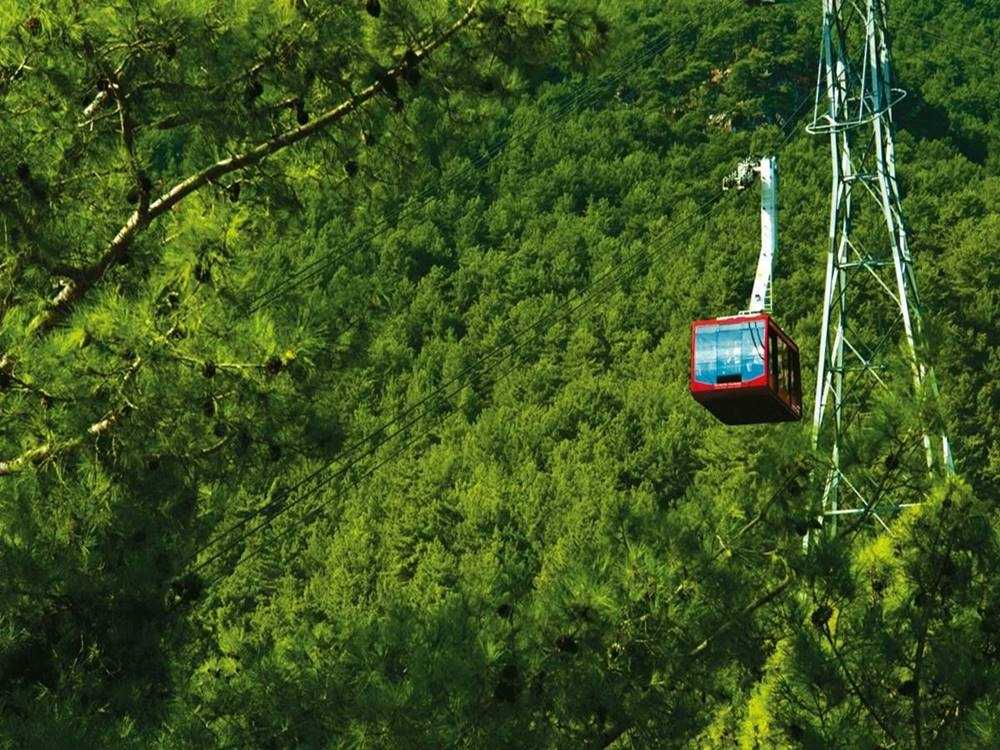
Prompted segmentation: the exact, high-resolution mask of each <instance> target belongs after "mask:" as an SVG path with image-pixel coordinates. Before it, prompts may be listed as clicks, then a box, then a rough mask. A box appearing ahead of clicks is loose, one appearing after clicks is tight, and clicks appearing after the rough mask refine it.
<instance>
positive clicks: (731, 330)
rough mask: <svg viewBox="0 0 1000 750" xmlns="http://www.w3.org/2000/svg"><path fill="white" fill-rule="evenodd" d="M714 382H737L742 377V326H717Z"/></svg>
mask: <svg viewBox="0 0 1000 750" xmlns="http://www.w3.org/2000/svg"><path fill="white" fill-rule="evenodd" d="M716 346H717V347H718V359H716V361H715V367H716V371H715V382H717V383H739V382H740V381H741V380H742V379H743V326H719V333H718V338H716Z"/></svg>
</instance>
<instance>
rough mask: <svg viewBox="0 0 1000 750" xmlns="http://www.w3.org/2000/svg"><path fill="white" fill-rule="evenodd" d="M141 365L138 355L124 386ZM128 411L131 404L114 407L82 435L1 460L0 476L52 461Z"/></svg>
mask: <svg viewBox="0 0 1000 750" xmlns="http://www.w3.org/2000/svg"><path fill="white" fill-rule="evenodd" d="M141 366H142V357H136V358H135V359H134V360H133V361H132V363H131V364H130V365H129V368H128V370H126V372H125V375H124V377H123V378H122V387H124V386H125V385H126V384H127V383H128V382H129V381H130V380H132V379H133V378H134V377H135V374H136V373H137V372H138V371H139V368H140V367H141ZM128 411H129V406H128V405H127V404H126V405H123V406H120V407H118V408H116V409H112V410H111V411H109V412H108V413H107V414H105V415H104V416H103V417H102V418H101V419H99V420H97V421H96V422H94V423H93V424H91V425H90V426H89V427H88V428H87V431H86V433H85V434H84V435H83V436H81V437H76V438H72V439H71V440H65V441H63V442H60V443H43V444H42V445H40V446H38V447H36V448H32V449H31V450H28V451H25V452H24V453H22V454H21V455H20V456H17V457H15V458H12V459H10V460H9V461H0V477H6V476H11V475H12V474H18V473H20V472H21V471H23V470H24V469H26V468H28V467H29V466H38V465H40V464H43V463H45V462H46V461H50V460H52V459H54V458H57V457H59V456H61V455H63V454H66V453H69V452H71V451H73V450H75V449H76V448H77V447H79V446H80V445H82V444H83V442H84V440H86V439H87V438H89V437H100V436H101V435H103V434H105V433H106V432H109V431H110V430H111V429H112V428H113V427H114V426H115V425H116V424H117V423H118V422H119V421H120V420H121V419H122V417H124V416H125V414H126V413H127V412H128Z"/></svg>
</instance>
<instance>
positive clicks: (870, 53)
mask: <svg viewBox="0 0 1000 750" xmlns="http://www.w3.org/2000/svg"><path fill="white" fill-rule="evenodd" d="M886 10H887V0H823V41H822V50H821V57H820V64H819V75H818V80H817V91H816V104H815V110H814V115H813V122H812V124H811V125H810V126H809V131H810V132H812V133H816V134H823V135H828V136H829V139H830V152H831V156H832V164H833V180H832V198H831V201H830V234H829V247H828V253H827V263H826V292H825V295H824V300H823V322H822V331H821V334H820V346H819V364H818V370H817V376H816V401H815V411H814V416H813V429H814V442H815V445H816V447H817V449H818V450H819V451H820V452H821V453H822V454H824V455H828V456H829V462H830V463H829V471H828V474H827V477H826V483H825V487H824V493H823V516H824V518H825V519H826V520H827V521H828V522H830V523H829V524H828V526H829V527H832V529H833V530H834V531H835V530H836V521H837V518H839V517H842V516H845V515H851V514H864V515H865V517H866V518H871V519H873V520H876V521H877V522H879V523H881V524H882V525H884V524H885V521H884V520H883V517H887V516H888V515H889V514H891V513H893V512H895V511H896V510H898V508H899V507H900V506H901V505H904V504H906V502H907V501H906V500H905V499H904V498H903V497H902V496H901V495H897V496H896V497H895V498H886V497H884V496H883V495H882V493H881V491H880V490H879V489H878V488H877V484H878V483H877V482H876V481H875V479H874V478H873V476H872V473H871V472H868V471H866V468H867V467H866V466H865V464H866V463H868V462H870V461H871V460H874V459H875V458H876V457H875V456H852V457H850V458H849V459H848V458H847V455H846V453H847V452H849V451H850V450H851V449H850V447H849V446H848V445H847V443H848V442H849V439H850V436H851V434H852V431H857V430H861V429H864V423H865V421H866V420H867V419H870V418H871V395H872V393H873V391H876V390H878V389H879V388H881V387H882V386H885V387H887V388H894V389H895V388H898V387H899V385H900V381H902V382H903V383H905V388H906V391H907V393H908V398H910V399H912V400H914V401H915V402H916V403H919V404H921V407H920V409H919V413H920V414H921V415H922V418H921V421H922V424H921V429H922V433H923V434H922V437H921V436H920V435H917V436H916V437H915V438H914V439H915V441H916V442H917V445H916V446H915V453H916V455H917V459H916V460H917V461H918V462H921V463H922V460H921V459H920V450H919V441H920V440H921V439H922V441H923V454H924V456H923V458H924V460H926V463H927V466H928V468H929V469H930V471H931V472H937V471H944V472H949V471H954V468H953V463H952V456H951V449H950V446H949V444H948V438H947V436H946V435H945V432H944V428H943V420H942V419H941V417H940V406H939V403H938V401H939V400H938V391H937V384H936V382H935V379H934V373H933V371H932V370H931V368H930V366H929V364H928V362H927V358H926V347H925V342H924V336H923V327H922V323H921V313H920V302H919V297H918V295H917V286H916V278H915V276H914V272H913V258H912V256H911V254H910V249H909V245H908V241H907V232H906V224H905V222H904V219H903V212H902V207H901V204H900V196H899V187H898V185H897V181H896V162H895V147H894V144H893V119H892V108H893V105H895V104H896V103H898V102H899V101H900V99H902V98H903V96H904V95H905V94H904V92H902V91H901V90H899V89H895V88H893V87H892V65H891V52H890V39H889V35H888V31H887V28H886ZM823 100H825V102H826V107H825V111H824V109H823V105H822V102H823ZM896 354H899V356H895V355H896ZM895 363H900V364H901V368H902V375H903V377H902V378H900V377H899V374H900V373H899V369H900V367H899V366H896V364H895ZM907 371H909V372H908V373H907ZM893 378H895V381H896V382H895V383H894V382H893ZM928 404H929V405H930V406H927V405H928Z"/></svg>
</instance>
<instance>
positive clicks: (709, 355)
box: [694, 325, 719, 385]
mask: <svg viewBox="0 0 1000 750" xmlns="http://www.w3.org/2000/svg"><path fill="white" fill-rule="evenodd" d="M718 330H719V327H718V326H712V325H708V326H701V327H700V328H696V329H695V334H694V379H695V380H697V381H698V382H699V383H706V384H707V385H715V357H716V353H715V335H716V333H717V332H718Z"/></svg>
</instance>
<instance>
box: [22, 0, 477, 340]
mask: <svg viewBox="0 0 1000 750" xmlns="http://www.w3.org/2000/svg"><path fill="white" fill-rule="evenodd" d="M477 6H478V0H474V2H473V3H472V4H471V5H470V6H469V7H468V9H467V10H466V12H465V14H464V15H463V16H462V17H461V18H459V19H458V20H457V21H455V22H454V23H453V24H452V25H451V26H450V27H448V28H447V29H446V30H445V31H444V32H442V33H441V34H440V35H439V36H438V37H437V38H435V39H434V40H432V41H431V42H429V43H428V44H427V45H426V46H424V47H421V48H420V49H418V50H415V51H413V52H412V54H408V55H406V56H405V57H404V58H403V60H401V61H399V62H397V63H396V65H394V66H393V67H392V68H390V69H389V70H388V71H386V72H385V74H384V75H383V76H381V77H380V78H379V79H378V80H377V81H375V82H374V83H372V84H371V85H369V86H368V87H367V88H365V89H363V90H362V91H361V92H359V93H357V94H355V95H354V96H352V97H350V98H348V99H347V100H345V101H343V102H341V103H340V104H338V105H337V106H335V107H333V108H332V109H329V110H327V111H326V112H324V113H322V114H321V115H319V116H317V117H316V118H315V119H314V120H312V121H311V122H308V123H306V124H305V125H302V126H300V127H297V128H293V129H291V130H287V131H285V132H284V133H280V134H279V135H277V136H275V137H273V138H270V139H268V140H266V141H264V142H263V143H260V144H259V145H257V146H255V147H253V148H251V149H250V150H248V151H246V152H244V153H242V154H239V155H237V156H232V157H229V158H227V159H222V160H220V161H217V162H215V163H214V164H212V165H210V166H208V167H206V168H205V169H203V170H201V171H200V172H197V173H196V174H193V175H191V176H190V177H187V178H186V179H184V180H181V181H180V182H178V183H177V184H176V185H174V186H173V187H172V188H170V189H169V190H168V191H167V192H165V193H164V194H163V195H161V196H160V197H159V198H157V199H156V200H155V201H153V202H152V203H150V204H149V207H148V210H146V211H142V210H141V208H142V207H141V206H140V209H139V210H136V211H135V212H133V213H132V215H131V216H130V217H129V218H128V220H127V221H126V222H125V225H124V226H123V227H122V228H121V229H120V230H119V231H118V234H116V235H115V237H114V239H112V240H111V243H110V244H109V245H108V247H107V248H106V249H105V251H104V253H103V254H102V255H101V257H100V259H98V260H97V261H96V262H95V263H93V264H92V265H90V266H89V267H87V268H85V269H83V270H81V271H80V272H79V274H78V275H77V278H75V279H73V280H70V281H67V282H66V283H65V284H64V286H63V288H62V289H61V290H60V292H59V293H58V294H57V295H56V296H55V297H54V298H53V299H52V300H50V304H49V308H48V309H47V310H46V311H45V312H43V313H41V314H40V315H38V316H37V317H36V318H35V320H33V321H32V323H31V326H30V330H31V331H32V332H33V333H35V334H36V335H42V334H44V333H47V332H48V331H50V330H51V329H52V328H54V327H55V326H56V325H57V324H58V323H59V322H60V321H61V320H62V319H63V318H64V317H65V316H66V315H67V314H68V313H69V312H70V311H71V310H72V309H73V307H74V305H75V304H76V303H77V302H79V301H80V300H81V299H82V298H83V297H84V296H85V295H86V294H87V292H89V291H90V290H91V289H92V288H93V287H94V286H96V285H97V284H98V283H99V282H100V281H101V279H103V278H104V276H105V274H106V273H107V272H108V271H109V270H110V269H111V268H112V267H113V266H114V265H115V264H116V263H118V262H119V261H120V260H121V259H122V257H123V256H124V255H125V253H126V251H127V249H128V247H129V246H130V245H131V243H132V241H133V240H134V239H135V238H136V237H137V236H138V235H139V234H141V233H142V232H143V231H144V230H145V229H146V228H147V227H148V226H149V225H150V224H151V223H152V222H153V221H154V220H156V219H157V218H159V217H160V216H162V215H163V214H165V213H167V212H168V211H170V210H171V209H172V208H173V207H174V206H176V205H177V204H178V203H180V202H181V201H182V200H184V199H185V198H186V197H187V196H189V195H191V194H192V193H194V192H195V191H197V190H199V189H200V188H202V187H204V186H205V185H208V184H209V183H211V182H214V181H215V180H217V179H219V178H220V177H222V176H224V175H227V174H229V173H231V172H235V171H237V170H240V169H243V168H245V167H249V166H253V165H254V164H257V163H258V162H260V161H262V160H263V159H265V158H267V157H268V156H270V155H272V154H274V153H276V152H278V151H281V150H283V149H285V148H287V147H289V146H291V145H293V144H295V143H298V142H299V141H302V140H304V139H306V138H308V137H310V136H312V135H315V134H317V133H320V132H322V131H324V130H326V129H327V128H329V127H330V126H331V125H333V124H334V123H336V122H338V121H339V120H341V119H343V118H344V117H346V116H347V115H348V114H350V113H351V112H353V111H354V110H355V109H356V108H357V107H358V106H360V105H362V104H364V103H366V102H368V101H369V100H371V99H373V98H374V97H376V96H377V95H378V94H380V93H381V92H382V91H384V90H385V87H386V82H387V81H388V80H390V79H399V78H400V77H401V76H402V74H403V72H404V71H405V70H407V69H408V68H409V67H410V66H411V65H416V64H419V63H420V62H422V61H423V60H424V59H426V58H427V57H428V56H430V55H431V54H432V53H433V52H434V51H435V50H437V49H438V48H439V47H441V46H442V45H443V44H445V43H446V42H447V41H448V40H449V39H451V38H452V37H453V36H454V35H455V34H457V33H458V32H459V31H460V30H462V29H463V28H465V27H466V26H467V25H468V24H469V23H470V22H471V21H472V20H473V19H474V18H475V16H476V9H477Z"/></svg>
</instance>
